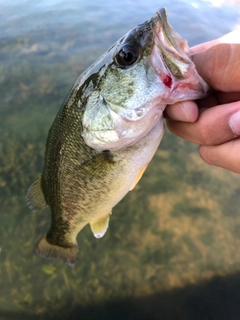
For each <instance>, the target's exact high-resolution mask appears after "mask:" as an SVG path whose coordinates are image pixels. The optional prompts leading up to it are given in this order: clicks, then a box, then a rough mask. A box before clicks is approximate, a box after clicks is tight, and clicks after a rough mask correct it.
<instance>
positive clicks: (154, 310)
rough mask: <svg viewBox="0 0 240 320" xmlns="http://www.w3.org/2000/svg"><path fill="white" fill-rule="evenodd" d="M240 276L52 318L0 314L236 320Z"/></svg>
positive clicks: (9, 319)
mask: <svg viewBox="0 0 240 320" xmlns="http://www.w3.org/2000/svg"><path fill="white" fill-rule="evenodd" d="M239 302H240V274H235V275H231V276H226V277H215V278H213V279H212V280H210V281H207V282H205V283H202V284H198V285H189V286H187V287H185V288H182V289H174V290H171V291H168V292H161V293H156V294H155V295H152V296H147V297H141V298H131V297H128V298H126V299H121V300H115V301H109V302H106V303H104V304H101V305H100V304H99V305H92V306H87V307H84V306H79V307H75V308H72V309H71V308H69V307H68V306H70V305H71V301H65V306H66V307H65V308H64V309H62V310H58V311H57V312H56V313H55V314H52V311H51V315H49V314H44V315H31V314H27V313H14V312H11V311H0V319H1V320H23V319H24V320H25V319H30V320H42V319H45V320H53V319H58V320H61V319H68V320H75V319H76V320H77V319H84V320H85V319H88V320H95V319H98V320H99V319H104V320H108V319H109V320H110V319H111V320H112V319H115V320H120V319H121V320H122V319H138V320H139V319H140V320H149V319H153V320H155V319H163V320H176V319H177V320H210V319H211V320H215V319H216V320H239V319H240V303H239Z"/></svg>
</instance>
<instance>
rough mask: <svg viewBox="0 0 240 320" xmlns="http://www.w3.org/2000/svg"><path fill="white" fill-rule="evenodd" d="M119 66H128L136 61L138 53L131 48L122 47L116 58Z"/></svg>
mask: <svg viewBox="0 0 240 320" xmlns="http://www.w3.org/2000/svg"><path fill="white" fill-rule="evenodd" d="M116 59H117V62H118V64H119V65H120V66H129V65H131V64H133V63H134V62H135V61H136V60H137V59H138V51H137V49H135V48H134V47H132V46H126V47H123V48H122V49H121V50H120V51H119V52H118V54H117V56H116Z"/></svg>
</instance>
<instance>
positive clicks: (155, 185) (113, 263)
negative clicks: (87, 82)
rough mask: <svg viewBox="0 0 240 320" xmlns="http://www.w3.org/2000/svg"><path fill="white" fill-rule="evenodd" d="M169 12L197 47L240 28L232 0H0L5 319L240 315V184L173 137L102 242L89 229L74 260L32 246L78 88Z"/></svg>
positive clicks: (0, 285) (44, 225)
mask: <svg viewBox="0 0 240 320" xmlns="http://www.w3.org/2000/svg"><path fill="white" fill-rule="evenodd" d="M162 6H164V7H166V8H167V11H168V14H169V20H170V22H171V24H172V25H173V26H174V28H175V29H176V30H177V31H178V33H179V34H181V35H182V36H184V37H185V38H186V39H187V40H188V41H189V44H190V45H195V44H197V43H200V42H203V41H207V40H211V39H214V38H216V37H218V36H220V35H222V34H224V33H226V32H229V31H231V30H233V29H234V28H236V27H237V26H238V25H239V23H240V6H239V5H238V4H237V1H236V2H234V1H232V2H229V1H226V2H225V1H219V2H218V1H201V0H195V1H188V0H186V1H184V0H182V1H180V0H177V1H174V2H170V1H155V0H151V1H143V0H140V1H133V0H122V1H116V0H111V1H110V0H109V1H85V0H82V1H77V0H76V1H73V0H71V1H61V0H52V1H46V0H43V1H30V0H25V1H24V0H23V1H19V0H18V1H17V0H12V1H8V2H6V1H3V0H0V30H1V32H0V319H1V320H3V319H4V320H5V319H7V320H12V319H18V320H19V319H20V320H21V319H34V320H35V319H88V320H91V319H111V320H112V319H163V320H165V319H170V320H175V319H183V320H190V319H194V320H198V319H199V320H200V319H201V320H202V319H211V320H212V319H213V320H214V319H216V320H222V319H229V320H233V319H240V307H239V299H240V275H239V271H240V251H239V248H240V212H239V207H240V198H239V195H240V178H239V175H236V174H232V173H230V172H227V171H225V170H223V169H220V168H212V167H209V166H207V165H206V164H204V163H203V162H202V161H201V159H200V158H199V156H198V152H197V146H195V145H192V144H190V143H188V142H185V141H183V140H181V139H179V138H177V137H174V136H173V135H172V134H170V133H169V132H166V133H165V136H164V139H163V141H162V143H161V145H160V147H159V150H158V151H157V153H156V155H155V157H154V159H153V161H152V162H151V164H150V165H149V167H148V169H147V171H146V173H145V174H144V176H143V178H142V180H141V181H140V183H139V184H138V186H137V187H136V188H135V189H134V191H132V192H131V193H129V194H128V195H127V196H126V197H125V198H124V199H123V200H122V201H121V202H120V203H119V204H118V205H117V206H116V207H115V208H114V211H113V215H112V217H111V222H110V228H109V230H108V232H107V234H106V236H105V237H104V238H103V239H101V240H96V239H95V238H94V237H93V236H92V234H91V231H90V228H88V227H86V228H84V230H82V231H81V232H80V234H79V236H78V244H79V251H80V252H79V259H78V262H77V264H76V265H75V267H73V268H71V267H69V266H67V265H65V264H64V263H62V262H60V261H54V260H45V259H43V258H40V257H39V256H37V255H36V253H35V246H36V243H37V242H38V240H39V239H40V238H41V236H42V235H43V234H44V233H45V232H46V230H47V229H48V226H49V221H50V213H49V211H48V210H45V211H43V212H35V213H32V212H30V211H29V209H28V208H27V207H26V203H25V194H26V191H27V189H28V187H29V185H30V184H31V183H32V182H33V181H35V180H36V179H37V177H38V176H39V175H40V174H41V170H42V166H43V158H44V151H45V141H46V138H47V133H48V129H49V127H50V125H51V123H52V121H53V119H54V117H55V115H56V113H57V111H58V109H59V107H60V105H61V103H62V101H63V99H64V98H65V96H66V94H67V93H68V90H69V89H70V87H71V85H72V84H73V83H74V81H75V80H76V78H77V77H78V76H79V75H80V73H81V72H82V71H84V70H85V69H86V68H87V67H88V66H89V65H90V64H91V63H92V62H93V61H94V60H95V59H96V58H98V57H99V56H100V55H101V54H102V53H103V52H104V51H105V50H107V49H108V48H109V47H110V46H111V45H112V44H113V43H114V42H115V41H116V40H117V39H118V38H119V37H120V36H122V35H123V34H124V33H126V32H127V31H128V30H129V29H130V28H131V27H132V26H134V25H136V24H139V23H142V22H144V21H145V20H147V19H149V18H150V17H152V16H153V14H154V13H155V11H156V10H157V9H158V8H159V7H162Z"/></svg>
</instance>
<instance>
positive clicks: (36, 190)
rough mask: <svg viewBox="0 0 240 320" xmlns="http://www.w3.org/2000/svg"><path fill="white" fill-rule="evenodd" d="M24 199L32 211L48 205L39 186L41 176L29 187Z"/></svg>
mask: <svg viewBox="0 0 240 320" xmlns="http://www.w3.org/2000/svg"><path fill="white" fill-rule="evenodd" d="M26 200H27V204H28V207H29V208H30V210H32V211H38V210H41V209H44V208H46V207H47V206H48V204H47V203H46V200H45V198H44V194H43V191H42V187H41V177H40V178H39V179H38V180H37V181H35V182H34V183H33V184H32V185H31V186H30V187H29V189H28V191H27V195H26Z"/></svg>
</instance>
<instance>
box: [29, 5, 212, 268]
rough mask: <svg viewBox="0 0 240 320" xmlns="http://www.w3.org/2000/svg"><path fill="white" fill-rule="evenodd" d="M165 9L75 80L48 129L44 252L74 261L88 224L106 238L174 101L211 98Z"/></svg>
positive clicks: (35, 190)
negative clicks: (47, 218) (114, 212)
mask: <svg viewBox="0 0 240 320" xmlns="http://www.w3.org/2000/svg"><path fill="white" fill-rule="evenodd" d="M189 55H190V50H189V48H188V46H187V42H186V41H185V40H183V39H182V38H181V37H180V36H179V35H178V34H177V33H176V32H175V31H174V30H173V28H172V27H171V25H170V24H169V22H168V20H167V16H166V11H165V9H160V10H158V11H157V14H156V15H155V16H154V17H153V18H152V19H150V20H149V21H146V22H145V23H143V24H141V25H138V26H136V27H134V28H133V29H131V30H130V31H129V32H128V33H127V34H126V35H125V36H124V37H122V38H121V39H120V40H119V41H117V42H116V43H115V44H114V45H113V46H112V47H111V48H110V49H109V50H108V51H107V52H106V53H105V54H103V55H102V56H101V57H100V58H99V59H98V60H97V61H96V62H95V63H94V64H93V65H92V66H90V67H89V68H88V69H87V70H86V71H85V72H84V73H83V74H82V75H81V76H80V77H79V78H78V80H77V81H76V83H75V84H74V86H73V88H72V90H71V92H70V94H69V95H68V97H67V98H66V100H65V102H64V103H63V105H62V107H61V109H60V110H59V112H58V114H57V116H56V118H55V120H54V122H53V124H52V126H51V128H50V130H49V134H48V139H47V144H46V153H45V162H44V168H43V172H42V175H41V177H40V178H39V179H38V180H37V181H36V182H35V183H33V185H32V186H31V187H30V188H29V190H28V193H27V201H28V203H29V206H30V208H31V209H32V210H35V211H36V210H40V209H42V208H44V207H46V206H50V208H51V226H50V229H49V230H48V232H47V233H46V235H44V236H43V238H42V239H41V240H40V242H39V244H38V245H37V253H38V254H40V255H42V256H44V257H48V258H56V259H61V260H63V261H64V262H66V263H67V264H69V265H73V264H74V263H75V262H76V259H77V255H78V245H77V241H76V238H77V235H78V233H79V231H80V230H81V229H82V228H83V227H84V226H85V225H87V224H90V227H91V229H92V231H93V234H94V235H95V237H96V238H100V237H102V236H103V235H104V234H105V232H106V230H107V228H108V223H109V216H110V214H111V212H112V208H113V207H114V206H115V205H116V204H117V203H118V202H119V201H120V200H121V199H122V198H123V197H124V196H125V195H126V193H128V192H129V191H130V190H132V189H133V188H134V187H135V185H136V184H137V182H138V181H139V179H140V178H141V176H142V174H143V172H144V170H145V169H146V167H147V165H148V163H149V162H150V161H151V159H152V157H153V155H154V153H155V151H156V150H157V148H158V145H159V143H160V141H161V139H162V136H163V132H164V125H163V111H164V109H165V107H166V105H167V104H172V103H175V102H177V101H181V100H187V99H197V98H201V97H203V96H205V95H206V92H207V90H208V86H207V84H206V83H205V82H204V81H203V80H202V79H201V77H200V76H199V75H198V74H197V71H196V69H195V66H194V64H193V62H192V61H191V59H190V58H189Z"/></svg>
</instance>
